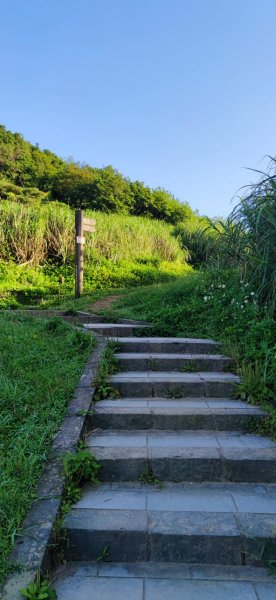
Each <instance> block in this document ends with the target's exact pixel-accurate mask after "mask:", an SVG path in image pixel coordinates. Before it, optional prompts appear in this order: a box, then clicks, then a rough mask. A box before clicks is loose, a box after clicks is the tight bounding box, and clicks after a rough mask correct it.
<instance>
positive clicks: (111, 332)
mask: <svg viewBox="0 0 276 600" xmlns="http://www.w3.org/2000/svg"><path fill="white" fill-rule="evenodd" d="M83 327H84V329H87V330H88V331H94V332H95V333H99V334H101V335H104V336H106V337H112V338H115V339H117V338H118V337H120V336H133V334H134V331H136V330H138V329H145V328H146V329H148V328H150V327H151V326H150V325H144V324H139V325H137V324H134V323H84V324H83ZM134 339H135V338H134Z"/></svg>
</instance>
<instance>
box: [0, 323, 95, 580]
mask: <svg viewBox="0 0 276 600" xmlns="http://www.w3.org/2000/svg"><path fill="white" fill-rule="evenodd" d="M93 344H94V341H93V339H91V336H88V335H86V334H84V333H82V332H79V331H77V330H76V329H74V328H73V327H71V326H70V325H68V324H66V323H65V322H63V321H62V320H60V319H51V320H46V321H44V320H43V321H42V320H34V319H31V318H27V317H22V316H16V315H6V314H5V315H3V314H2V315H0V345H1V357H0V411H1V422H0V440H1V441H0V472H1V480H0V582H1V581H2V580H3V578H4V577H5V576H6V575H7V573H8V572H9V570H11V568H12V565H11V564H10V563H9V555H10V552H11V549H12V544H13V543H14V541H15V540H16V539H17V536H18V535H19V534H20V528H21V525H22V521H23V519H24V517H25V515H26V512H27V510H28V508H29V507H30V504H31V502H32V500H33V499H34V497H35V490H36V485H37V482H38V479H39V475H40V473H41V469H42V467H43V464H44V462H45V461H46V459H47V456H48V453H49V449H50V445H51V442H52V439H53V436H54V435H55V434H56V432H57V430H58V428H59V426H60V424H61V422H62V419H63V417H64V415H65V412H66V408H67V406H68V402H69V399H70V398H71V396H72V394H73V391H74V389H75V387H76V385H77V382H78V379H79V376H80V374H81V371H82V369H83V366H84V363H85V361H86V359H87V356H88V354H89V352H90V350H91V349H92V346H93Z"/></svg>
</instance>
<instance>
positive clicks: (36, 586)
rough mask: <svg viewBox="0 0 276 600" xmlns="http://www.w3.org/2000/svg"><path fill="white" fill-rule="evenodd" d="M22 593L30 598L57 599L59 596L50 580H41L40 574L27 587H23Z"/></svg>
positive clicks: (30, 599) (37, 599) (29, 599)
mask: <svg viewBox="0 0 276 600" xmlns="http://www.w3.org/2000/svg"><path fill="white" fill-rule="evenodd" d="M20 594H21V596H23V598H28V600H56V598H57V594H56V592H55V590H54V589H53V588H52V587H51V586H50V584H49V581H47V579H45V580H42V581H41V578H40V575H38V576H37V577H36V580H35V581H33V582H32V583H30V584H29V585H28V586H27V587H26V588H23V589H21V590H20Z"/></svg>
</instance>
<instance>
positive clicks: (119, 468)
mask: <svg viewBox="0 0 276 600" xmlns="http://www.w3.org/2000/svg"><path fill="white" fill-rule="evenodd" d="M93 453H94V454H95V456H96V458H98V459H99V461H100V463H101V471H100V480H101V481H103V482H105V481H107V482H113V481H114V482H115V481H118V482H120V481H139V479H140V478H141V476H142V475H143V473H145V472H147V471H148V469H152V471H153V473H154V475H155V477H156V478H157V479H159V480H161V481H171V482H181V481H182V482H185V481H189V482H204V481H205V482H206V481H210V482H239V483H242V482H243V483H276V468H275V461H273V460H269V459H267V460H258V461H256V460H254V458H252V460H249V459H247V460H246V461H245V460H234V459H229V460H225V459H224V460H220V459H217V458H205V459H203V458H193V457H191V458H185V459H182V458H181V457H180V458H177V457H175V456H174V457H172V458H170V457H167V456H165V457H162V458H153V459H152V460H151V461H150V464H149V461H148V460H147V458H140V457H139V458H128V459H127V460H126V459H119V458H115V459H109V458H108V459H107V458H102V456H101V453H100V455H99V456H98V453H97V451H94V452H93Z"/></svg>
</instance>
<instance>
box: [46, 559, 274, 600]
mask: <svg viewBox="0 0 276 600" xmlns="http://www.w3.org/2000/svg"><path fill="white" fill-rule="evenodd" d="M117 560H118V559H117ZM54 587H55V589H56V591H57V595H58V599H59V600H76V599H77V600H91V599H92V595H91V594H92V592H93V596H94V597H95V598H97V599H98V600H110V598H112V600H168V598H170V600H275V597H276V580H275V578H274V577H271V576H269V575H268V573H267V570H266V569H264V568H256V567H246V566H243V567H240V566H230V565H228V566H227V567H225V566H221V565H216V566H214V565H203V564H198V565H193V564H187V563H178V562H176V563H173V562H170V563H156V562H146V563H145V562H143V563H141V562H138V563H118V562H116V563H99V562H91V563H80V562H77V563H69V564H67V565H65V566H64V567H63V568H62V569H61V570H60V571H59V573H58V575H57V578H56V579H55V583H54ZM130 590H131V595H130Z"/></svg>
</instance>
